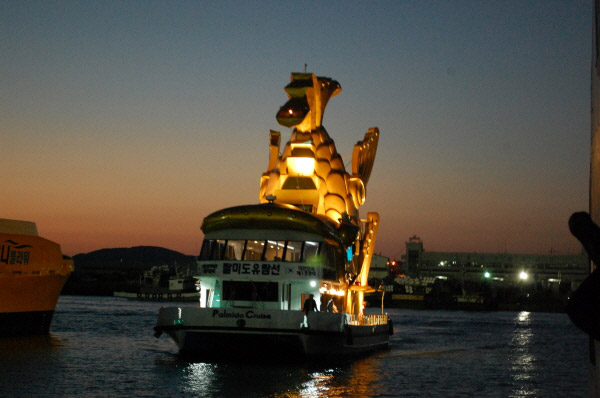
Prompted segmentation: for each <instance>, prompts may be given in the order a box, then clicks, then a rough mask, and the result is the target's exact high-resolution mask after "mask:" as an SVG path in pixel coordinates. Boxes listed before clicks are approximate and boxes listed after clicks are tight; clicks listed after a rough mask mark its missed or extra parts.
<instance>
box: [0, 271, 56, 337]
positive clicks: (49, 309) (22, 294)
mask: <svg viewBox="0 0 600 398" xmlns="http://www.w3.org/2000/svg"><path fill="white" fill-rule="evenodd" d="M66 281H67V276H66V275H44V276H6V277H0V335H1V336H11V335H33V334H47V333H48V331H49V328H50V323H51V321H52V315H53V314H54V308H55V307H56V302H57V301H58V297H59V295H60V291H61V290H62V288H63V286H64V284H65V282H66Z"/></svg>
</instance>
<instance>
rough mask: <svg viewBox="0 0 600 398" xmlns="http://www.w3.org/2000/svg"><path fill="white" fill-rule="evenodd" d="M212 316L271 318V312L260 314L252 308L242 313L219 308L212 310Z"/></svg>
mask: <svg viewBox="0 0 600 398" xmlns="http://www.w3.org/2000/svg"><path fill="white" fill-rule="evenodd" d="M212 316H213V318H214V317H219V318H234V319H235V318H238V319H240V318H247V319H271V314H261V313H256V312H254V311H252V310H248V311H246V313H242V312H235V311H227V310H223V311H219V310H213V313H212Z"/></svg>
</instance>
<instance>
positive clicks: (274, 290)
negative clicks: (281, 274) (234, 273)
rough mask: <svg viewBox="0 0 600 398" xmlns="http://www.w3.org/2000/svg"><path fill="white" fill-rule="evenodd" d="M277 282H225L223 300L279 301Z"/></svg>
mask: <svg viewBox="0 0 600 398" xmlns="http://www.w3.org/2000/svg"><path fill="white" fill-rule="evenodd" d="M278 294H279V288H278V284H277V282H245V281H223V300H228V301H236V300H239V301H275V302H276V301H278V300H279V295H278Z"/></svg>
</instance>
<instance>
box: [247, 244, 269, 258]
mask: <svg viewBox="0 0 600 398" xmlns="http://www.w3.org/2000/svg"><path fill="white" fill-rule="evenodd" d="M264 248H265V242H264V241H262V240H249V241H248V242H247V243H246V251H245V252H244V260H258V261H260V260H261V259H262V254H263V250H264Z"/></svg>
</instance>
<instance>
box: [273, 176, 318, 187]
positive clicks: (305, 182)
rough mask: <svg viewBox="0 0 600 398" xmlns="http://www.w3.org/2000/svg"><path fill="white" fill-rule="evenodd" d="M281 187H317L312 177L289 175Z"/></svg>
mask: <svg viewBox="0 0 600 398" xmlns="http://www.w3.org/2000/svg"><path fill="white" fill-rule="evenodd" d="M281 189H317V187H316V186H315V182H314V181H313V180H312V178H310V177H288V178H286V179H285V182H284V183H283V185H282V187H281Z"/></svg>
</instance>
